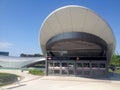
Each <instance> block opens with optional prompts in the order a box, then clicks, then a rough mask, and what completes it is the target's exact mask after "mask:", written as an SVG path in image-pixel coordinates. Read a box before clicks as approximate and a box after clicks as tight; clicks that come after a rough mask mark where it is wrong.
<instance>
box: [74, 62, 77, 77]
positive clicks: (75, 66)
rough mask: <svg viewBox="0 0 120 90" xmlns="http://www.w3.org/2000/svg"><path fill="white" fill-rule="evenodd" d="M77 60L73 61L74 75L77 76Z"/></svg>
mask: <svg viewBox="0 0 120 90" xmlns="http://www.w3.org/2000/svg"><path fill="white" fill-rule="evenodd" d="M76 64H77V62H76V60H75V62H74V75H75V76H77V65H76Z"/></svg>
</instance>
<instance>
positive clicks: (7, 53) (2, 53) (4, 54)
mask: <svg viewBox="0 0 120 90" xmlns="http://www.w3.org/2000/svg"><path fill="white" fill-rule="evenodd" d="M0 55H2V56H9V52H0Z"/></svg>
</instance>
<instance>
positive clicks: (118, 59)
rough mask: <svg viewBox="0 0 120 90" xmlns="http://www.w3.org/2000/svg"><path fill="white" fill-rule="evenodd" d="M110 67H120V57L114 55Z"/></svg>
mask: <svg viewBox="0 0 120 90" xmlns="http://www.w3.org/2000/svg"><path fill="white" fill-rule="evenodd" d="M110 65H114V66H116V67H120V55H116V54H113V55H112V58H111V61H110Z"/></svg>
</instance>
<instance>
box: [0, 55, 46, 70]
mask: <svg viewBox="0 0 120 90" xmlns="http://www.w3.org/2000/svg"><path fill="white" fill-rule="evenodd" d="M44 62H45V58H44V57H11V56H0V67H1V68H13V69H22V68H27V67H34V65H35V64H42V63H44Z"/></svg>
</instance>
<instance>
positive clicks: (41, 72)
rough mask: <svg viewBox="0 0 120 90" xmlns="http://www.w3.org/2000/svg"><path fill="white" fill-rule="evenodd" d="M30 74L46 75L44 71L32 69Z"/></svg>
mask: <svg viewBox="0 0 120 90" xmlns="http://www.w3.org/2000/svg"><path fill="white" fill-rule="evenodd" d="M29 73H30V74H33V75H41V76H43V75H44V71H43V70H37V69H30V70H29Z"/></svg>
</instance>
